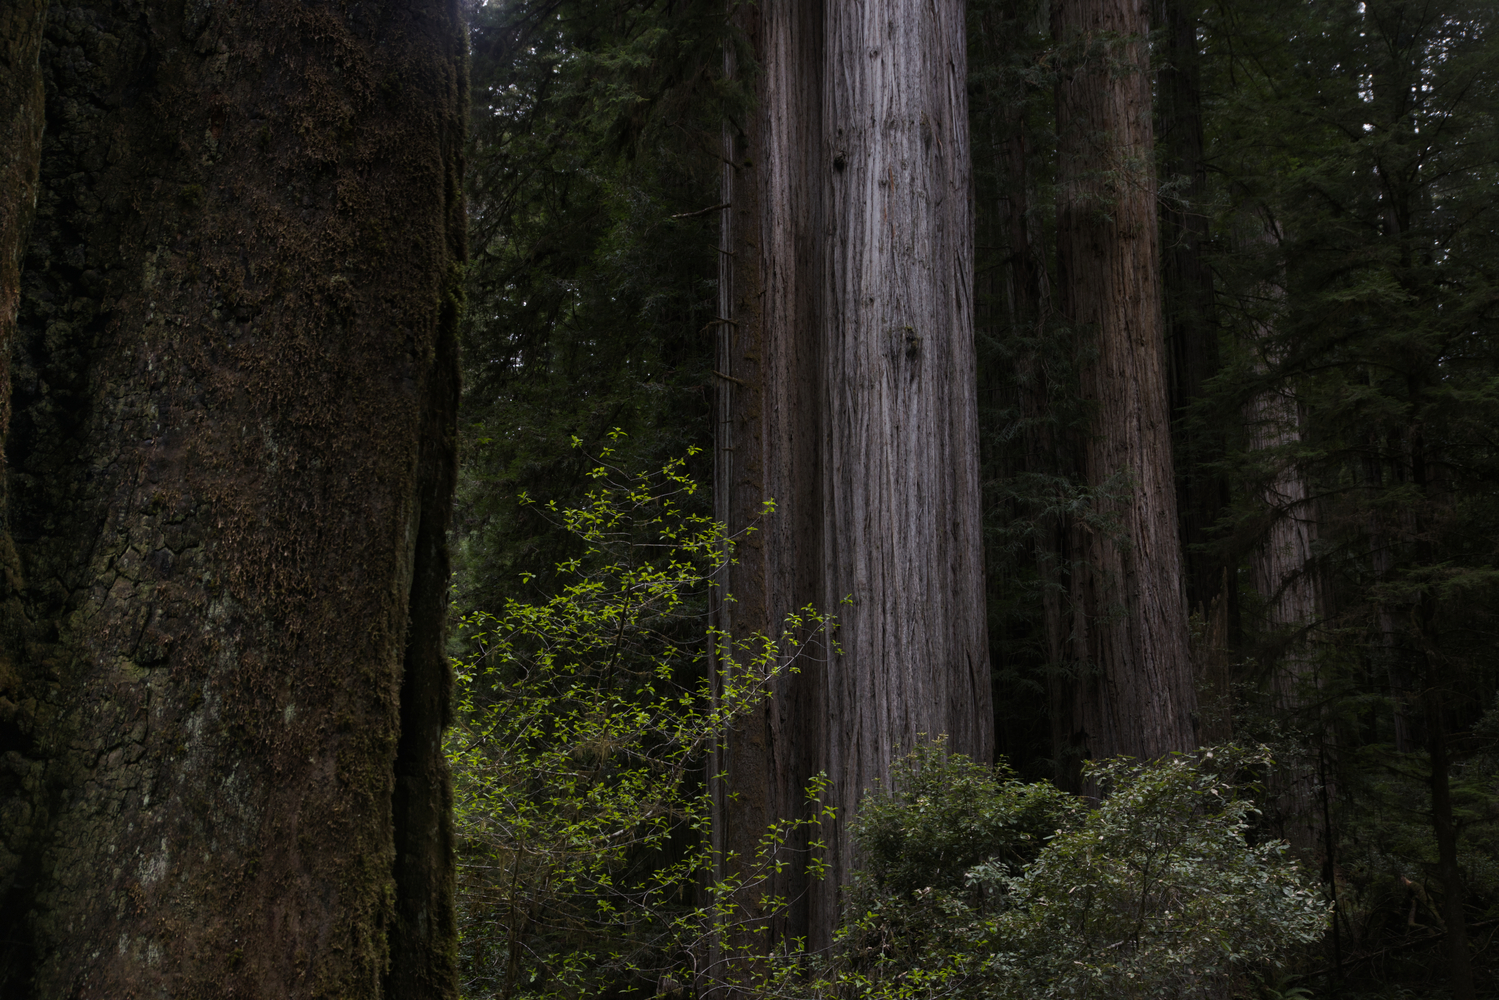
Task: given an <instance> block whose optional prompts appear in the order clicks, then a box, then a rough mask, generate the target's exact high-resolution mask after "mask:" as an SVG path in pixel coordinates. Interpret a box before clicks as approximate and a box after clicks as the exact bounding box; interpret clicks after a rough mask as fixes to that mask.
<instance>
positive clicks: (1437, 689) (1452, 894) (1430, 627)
mask: <svg viewBox="0 0 1499 1000" xmlns="http://www.w3.org/2000/svg"><path fill="white" fill-rule="evenodd" d="M1421 395H1422V393H1421V387H1420V385H1419V383H1418V382H1417V381H1416V380H1415V379H1414V378H1413V379H1412V381H1411V397H1412V400H1413V402H1417V403H1419V401H1420V397H1421ZM1412 411H1413V412H1419V409H1418V407H1417V406H1413V407H1412ZM1405 437H1406V441H1407V443H1408V447H1409V449H1410V469H1411V483H1412V485H1414V486H1415V487H1416V489H1417V490H1418V491H1419V493H1420V495H1421V496H1422V497H1423V498H1424V499H1425V500H1426V501H1427V502H1428V503H1430V502H1431V501H1432V499H1433V498H1432V495H1431V473H1430V469H1429V468H1428V465H1427V459H1426V436H1425V434H1424V433H1423V432H1422V430H1421V428H1420V426H1419V425H1416V426H1410V427H1407V429H1406V435H1405ZM1423 506H1424V505H1423ZM1410 518H1411V522H1412V524H1411V528H1412V531H1411V535H1412V536H1413V537H1414V539H1415V546H1414V547H1415V555H1416V565H1418V566H1430V565H1432V562H1433V558H1434V555H1433V552H1432V544H1431V536H1430V534H1429V533H1428V530H1427V525H1426V524H1423V523H1422V522H1423V520H1424V517H1423V515H1422V513H1421V507H1420V506H1418V507H1417V508H1416V510H1415V511H1413V512H1412V513H1411V514H1410ZM1436 602H1437V597H1436V594H1434V593H1433V592H1432V591H1431V590H1430V589H1423V590H1422V592H1421V595H1420V598H1419V603H1418V605H1417V608H1416V614H1415V616H1414V617H1415V619H1416V621H1417V623H1418V624H1419V628H1420V636H1419V639H1420V643H1421V648H1422V652H1423V653H1424V659H1425V661H1426V663H1425V667H1426V671H1425V673H1426V695H1425V702H1426V704H1425V706H1424V707H1425V710H1426V712H1425V714H1426V750H1427V756H1428V758H1429V764H1430V767H1431V777H1430V784H1431V826H1432V833H1433V835H1434V836H1435V838H1436V842H1437V876H1438V878H1440V879H1441V880H1442V923H1443V924H1444V925H1445V929H1446V931H1447V942H1446V943H1447V985H1448V987H1449V988H1450V989H1451V990H1452V996H1453V1000H1473V998H1474V997H1475V996H1476V995H1477V994H1476V992H1475V989H1474V984H1473V959H1472V956H1471V955H1470V954H1469V953H1468V918H1467V914H1466V913H1465V912H1464V911H1463V897H1464V895H1465V892H1464V885H1463V872H1462V868H1461V867H1460V866H1459V865H1458V861H1457V835H1458V829H1457V819H1456V817H1455V816H1454V815H1453V811H1452V783H1451V770H1452V764H1451V760H1450V753H1449V748H1448V741H1447V714H1446V706H1445V704H1444V703H1445V701H1446V692H1447V691H1448V690H1449V689H1451V688H1452V687H1454V686H1455V685H1454V679H1453V678H1452V677H1451V676H1450V674H1449V671H1447V670H1444V669H1443V658H1442V654H1441V649H1440V646H1439V643H1438V635H1437V623H1436V612H1437V607H1436Z"/></svg>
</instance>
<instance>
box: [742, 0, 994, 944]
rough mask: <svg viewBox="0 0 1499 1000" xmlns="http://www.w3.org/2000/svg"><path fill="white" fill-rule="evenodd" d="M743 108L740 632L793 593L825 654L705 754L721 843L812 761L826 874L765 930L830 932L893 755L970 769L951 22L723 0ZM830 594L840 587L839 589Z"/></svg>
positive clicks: (972, 557)
mask: <svg viewBox="0 0 1499 1000" xmlns="http://www.w3.org/2000/svg"><path fill="white" fill-rule="evenodd" d="M737 16H738V17H740V18H741V19H742V21H741V24H742V26H743V27H744V29H745V33H746V37H747V39H748V41H749V43H750V44H751V45H752V46H753V49H754V54H755V58H756V60H757V61H758V63H759V75H758V76H756V77H755V80H756V88H757V93H758V104H757V109H756V112H755V113H754V116H753V118H752V119H751V120H750V121H749V122H747V123H744V124H743V128H742V129H741V130H739V131H738V134H737V135H734V136H733V142H732V149H731V151H730V155H729V156H728V157H727V158H728V159H730V160H732V161H733V170H732V173H731V175H730V177H729V178H728V181H727V187H728V189H729V190H728V192H727V195H728V196H727V197H726V199H725V200H727V201H729V202H731V206H730V208H728V209H727V210H726V216H727V219H728V222H727V236H726V243H725V246H724V247H723V250H724V256H725V259H726V260H727V261H728V262H729V263H728V265H727V266H726V268H725V296H724V300H723V301H724V307H725V309H726V312H725V315H724V316H723V317H722V321H723V331H724V335H723V342H722V345H721V350H720V361H719V365H720V367H719V373H720V375H721V376H723V379H722V381H723V383H724V391H725V393H726V394H727V396H726V399H725V402H724V406H723V408H722V410H721V433H720V440H719V453H720V466H719V495H720V504H721V506H720V512H721V514H722V515H723V516H724V517H725V518H726V519H727V520H728V522H729V524H730V526H731V528H733V529H735V530H738V529H741V528H743V527H745V526H746V525H748V524H750V523H751V522H752V521H754V520H755V518H756V516H757V514H758V512H759V509H760V505H761V503H762V502H763V501H764V500H767V499H773V500H774V501H775V502H776V512H775V513H774V514H773V515H772V516H770V517H768V518H765V519H764V520H763V522H762V523H761V530H760V531H759V532H758V533H756V534H755V535H754V536H752V537H751V539H750V541H749V543H748V544H747V545H746V546H743V547H742V548H741V551H740V561H739V565H738V566H736V567H734V568H733V569H732V570H731V572H730V573H729V578H728V581H727V589H728V590H729V591H730V592H731V593H733V594H734V595H735V597H736V598H737V603H731V604H728V605H726V608H725V610H726V615H725V618H726V622H727V624H729V625H730V626H731V627H732V628H734V629H735V630H736V631H744V630H748V629H754V628H764V629H771V630H778V629H779V627H780V621H781V617H782V616H783V615H784V613H785V612H787V611H789V610H791V609H793V608H795V607H797V606H799V605H805V604H807V603H809V602H810V603H814V604H816V605H817V606H818V607H819V608H820V609H821V610H825V611H830V612H832V613H834V614H836V615H837V616H838V619H839V627H838V630H837V640H838V643H839V644H840V646H841V652H840V653H829V655H827V657H826V659H825V661H824V662H822V663H820V664H817V665H815V666H810V667H808V668H807V669H805V670H804V672H803V674H802V675H801V676H799V677H795V678H791V679H789V680H788V681H787V682H786V684H785V685H784V686H783V688H782V689H781V690H780V691H778V692H777V695H776V697H775V699H774V700H772V701H771V702H769V703H768V704H767V706H766V708H765V711H764V714H763V716H760V717H756V718H754V719H750V720H746V721H745V723H744V724H743V725H742V726H741V727H740V729H739V730H738V731H737V732H736V733H735V734H734V735H733V737H732V738H731V739H730V740H729V741H728V745H727V748H726V751H725V756H724V758H723V760H724V764H725V766H726V770H727V781H726V786H725V787H726V789H728V790H729V792H731V793H732V794H734V795H735V796H736V797H735V798H734V799H732V800H729V805H728V806H727V809H726V810H725V812H726V819H727V826H726V840H725V843H726V844H728V845H729V846H738V847H740V849H745V848H746V847H748V846H749V845H751V844H752V843H753V840H754V839H755V838H756V837H758V836H759V834H760V833H762V832H763V830H764V821H766V820H768V819H770V818H774V817H776V816H786V815H793V814H795V813H796V812H797V811H799V810H800V808H801V805H800V800H801V794H802V786H803V785H804V783H805V782H806V781H807V779H808V778H810V777H811V776H812V775H813V774H815V773H816V772H818V771H822V770H825V771H826V772H827V774H828V777H829V779H830V781H831V786H830V788H829V791H828V796H829V799H830V804H832V805H834V806H835V807H836V808H837V810H838V817H839V819H838V822H837V824H836V826H835V827H833V828H832V829H829V830H827V831H825V833H826V835H827V839H828V842H829V848H830V850H829V861H830V863H831V867H830V871H829V873H828V876H827V879H826V880H825V881H824V882H822V883H820V884H818V885H814V886H790V887H788V888H790V889H791V890H793V891H794V892H804V893H805V895H806V899H805V901H804V902H802V903H800V904H798V906H796V907H793V914H796V915H794V916H792V918H791V919H790V921H789V923H787V924H786V925H785V926H784V928H783V933H791V934H806V935H807V936H808V937H809V940H810V943H811V944H812V945H814V946H821V945H825V944H826V943H827V942H828V940H829V938H830V935H831V930H832V928H833V926H834V925H835V924H836V920H837V910H836V893H835V890H836V886H837V885H838V883H839V882H840V881H843V880H846V879H847V878H848V876H849V871H850V864H851V842H850V840H849V838H848V836H847V832H846V831H847V822H848V820H849V819H850V817H851V816H852V815H853V812H854V809H855V807H856V806H857V803H858V800H859V798H860V796H861V795H862V794H863V792H864V791H865V790H867V789H869V788H870V787H872V786H873V785H874V783H875V782H876V781H880V780H882V779H884V778H885V777H886V776H887V775H888V767H889V763H890V760H891V758H892V756H893V755H894V754H895V753H896V752H897V750H899V749H901V748H910V747H911V746H913V745H914V744H915V743H916V742H917V741H918V740H920V739H923V738H927V737H931V738H935V737H937V736H940V735H946V736H947V737H948V739H949V743H950V746H951V747H952V748H953V749H955V750H958V751H961V752H964V753H967V754H971V755H973V756H975V757H977V758H979V759H987V758H989V757H990V755H991V754H992V744H993V722H992V715H991V710H990V701H989V664H988V654H987V645H986V638H985V618H984V604H983V601H984V597H983V580H982V565H981V562H982V557H981V550H980V542H979V500H978V450H977V430H976V417H975V391H976V390H975V372H974V349H973V302H972V286H973V275H972V266H973V264H972V261H973V247H972V206H971V195H970V177H969V169H970V168H969V149H968V121H967V95H966V91H965V85H966V80H965V76H966V69H967V58H966V51H965V41H964V39H965V35H964V23H963V10H962V4H961V3H958V2H955V0H940V2H937V3H933V2H931V0H920V2H918V0H870V2H867V3H857V4H856V3H847V2H842V0H837V2H834V0H829V2H827V3H825V4H821V5H818V4H799V3H789V2H784V0H773V2H768V3H762V4H760V5H758V7H756V8H754V9H743V8H741V10H740V12H739V14H738V15H737ZM845 599H847V603H844V601H845Z"/></svg>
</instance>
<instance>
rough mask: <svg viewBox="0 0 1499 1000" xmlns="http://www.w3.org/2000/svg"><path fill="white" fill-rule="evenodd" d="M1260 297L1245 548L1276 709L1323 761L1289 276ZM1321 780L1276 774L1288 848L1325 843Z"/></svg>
mask: <svg viewBox="0 0 1499 1000" xmlns="http://www.w3.org/2000/svg"><path fill="white" fill-rule="evenodd" d="M1245 226H1246V228H1247V229H1248V230H1249V237H1248V240H1247V242H1248V243H1249V244H1250V245H1251V246H1257V247H1259V248H1261V249H1263V250H1266V251H1271V250H1273V249H1274V246H1275V244H1276V243H1277V242H1279V241H1280V240H1281V239H1282V238H1283V237H1281V236H1279V235H1278V230H1277V227H1276V226H1275V225H1274V224H1273V222H1272V221H1271V219H1270V217H1269V215H1268V213H1266V214H1265V215H1264V216H1258V215H1255V216H1250V217H1249V218H1246V220H1245ZM1259 293H1260V298H1261V299H1262V301H1264V302H1265V303H1267V311H1266V313H1265V314H1264V315H1262V316H1260V317H1258V318H1256V319H1255V320H1254V321H1253V323H1252V326H1251V329H1250V334H1249V336H1250V338H1251V343H1250V344H1248V345H1247V346H1248V348H1249V350H1250V351H1251V352H1252V353H1253V354H1254V356H1255V357H1256V358H1257V361H1256V367H1257V370H1258V373H1259V374H1260V376H1261V377H1262V378H1263V379H1264V381H1265V383H1266V384H1265V385H1264V387H1263V388H1262V389H1261V390H1260V391H1259V392H1257V393H1255V395H1254V396H1252V397H1251V398H1250V399H1249V401H1248V402H1247V403H1246V404H1245V405H1244V407H1243V411H1242V415H1241V416H1242V420H1243V425H1244V432H1245V443H1246V444H1247V445H1248V447H1249V450H1250V451H1251V452H1252V453H1256V454H1257V455H1258V456H1259V457H1260V460H1261V461H1262V462H1263V463H1264V464H1265V465H1266V466H1267V467H1268V474H1267V475H1266V476H1265V478H1264V479H1263V480H1262V481H1261V482H1260V483H1259V484H1258V494H1259V495H1258V500H1259V502H1260V504H1261V506H1262V510H1263V512H1264V521H1265V525H1266V526H1265V529H1264V532H1263V534H1262V535H1261V537H1260V538H1259V539H1258V544H1257V545H1256V546H1255V547H1254V548H1253V549H1252V550H1251V551H1250V552H1249V553H1248V570H1249V573H1248V578H1249V584H1250V586H1251V587H1252V589H1253V592H1254V593H1255V594H1256V595H1258V598H1259V609H1260V612H1259V614H1260V618H1259V621H1258V622H1257V623H1256V624H1257V626H1258V628H1257V631H1258V632H1259V633H1260V635H1261V636H1263V637H1264V638H1265V639H1266V640H1267V641H1268V643H1269V644H1270V645H1271V646H1273V647H1274V648H1275V649H1276V650H1277V652H1276V653H1275V655H1273V656H1272V657H1269V658H1268V659H1269V660H1270V662H1271V667H1272V673H1271V675H1270V677H1269V678H1268V680H1269V687H1270V692H1269V693H1270V697H1271V699H1272V702H1273V705H1274V709H1275V711H1277V712H1279V713H1282V714H1283V715H1285V716H1286V717H1288V718H1299V719H1300V720H1301V721H1302V722H1304V723H1307V724H1311V725H1315V726H1316V730H1317V739H1318V741H1319V743H1321V744H1322V746H1321V751H1320V757H1321V758H1322V759H1325V758H1326V754H1327V749H1328V746H1327V744H1328V736H1329V729H1328V727H1327V726H1326V725H1324V724H1322V723H1323V721H1324V720H1320V719H1319V718H1318V717H1319V716H1320V714H1321V710H1320V707H1319V704H1318V703H1319V701H1320V698H1319V695H1318V694H1317V687H1318V683H1319V682H1318V678H1317V665H1316V662H1315V660H1314V657H1313V656H1312V651H1311V649H1310V648H1309V646H1308V633H1309V630H1310V629H1311V627H1312V626H1313V625H1314V624H1315V623H1316V621H1317V619H1318V617H1319V616H1320V614H1321V609H1322V599H1321V595H1320V593H1319V590H1318V582H1317V572H1316V563H1315V554H1314V551H1313V548H1314V546H1315V544H1316V540H1317V519H1316V507H1315V504H1314V502H1313V500H1312V496H1311V491H1310V489H1309V487H1308V484H1307V481H1306V476H1305V474H1304V472H1303V471H1302V468H1301V465H1300V464H1299V462H1300V458H1299V456H1297V455H1296V454H1295V451H1296V449H1297V447H1298V445H1299V444H1300V443H1301V439H1302V415H1301V405H1300V403H1299V401H1298V400H1297V398H1296V394H1295V391H1294V389H1293V387H1292V386H1291V385H1290V384H1289V383H1287V382H1285V381H1283V380H1281V379H1280V378H1278V377H1277V376H1276V374H1275V369H1276V367H1277V366H1278V365H1279V364H1280V363H1281V361H1282V360H1283V353H1284V352H1283V350H1282V349H1281V348H1280V347H1279V346H1278V345H1277V339H1276V326H1277V324H1279V323H1280V322H1281V318H1282V316H1283V314H1284V312H1285V309H1284V304H1285V290H1284V277H1283V275H1282V276H1278V277H1275V278H1273V279H1270V280H1266V281H1265V282H1263V283H1262V284H1261V286H1260V288H1259ZM1318 784H1319V781H1318V778H1317V777H1316V776H1315V775H1314V774H1313V773H1312V770H1311V768H1310V767H1305V766H1303V767H1298V766H1297V765H1295V764H1292V765H1290V766H1289V767H1288V768H1286V769H1282V770H1280V771H1277V772H1275V773H1274V774H1273V775H1271V776H1270V779H1269V786H1270V790H1271V793H1272V794H1273V795H1274V796H1275V805H1274V808H1273V809H1272V810H1271V813H1272V816H1271V817H1270V819H1271V822H1273V823H1276V824H1278V832H1279V833H1280V835H1281V836H1283V837H1285V838H1286V840H1288V841H1290V843H1291V846H1293V847H1295V848H1296V849H1297V850H1299V851H1302V852H1304V853H1306V854H1308V855H1310V854H1312V853H1313V852H1316V851H1318V850H1320V849H1322V848H1324V847H1325V844H1326V837H1327V831H1326V830H1325V829H1324V826H1325V824H1324V823H1323V822H1322V813H1323V809H1322V808H1321V802H1322V799H1323V797H1324V793H1325V794H1327V795H1330V794H1331V789H1330V788H1327V789H1321V790H1319V788H1318Z"/></svg>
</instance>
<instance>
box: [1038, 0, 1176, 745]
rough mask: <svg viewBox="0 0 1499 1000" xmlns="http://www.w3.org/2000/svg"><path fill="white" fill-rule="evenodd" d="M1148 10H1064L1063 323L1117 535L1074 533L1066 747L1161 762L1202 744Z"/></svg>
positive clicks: (1095, 477)
mask: <svg viewBox="0 0 1499 1000" xmlns="http://www.w3.org/2000/svg"><path fill="white" fill-rule="evenodd" d="M1148 30H1149V18H1148V0H1060V2H1059V3H1057V4H1056V5H1055V6H1054V7H1053V9H1052V33H1053V36H1054V38H1055V39H1056V42H1057V44H1058V46H1059V49H1060V53H1061V59H1062V70H1061V78H1060V80H1059V82H1058V84H1057V136H1058V176H1057V255H1058V297H1059V299H1060V307H1061V313H1062V315H1063V316H1064V317H1066V319H1067V320H1068V321H1070V322H1071V323H1072V324H1073V326H1074V327H1075V328H1076V329H1077V330H1079V331H1081V332H1083V333H1084V334H1086V335H1091V337H1092V338H1093V343H1094V344H1095V345H1096V351H1097V356H1096V358H1095V359H1094V360H1093V361H1092V362H1091V363H1090V364H1089V365H1088V366H1087V369H1086V370H1085V372H1084V374H1083V379H1082V390H1083V395H1084V398H1085V399H1087V400H1089V401H1091V402H1092V403H1093V404H1094V405H1095V406H1096V407H1097V416H1096V423H1095V426H1094V433H1093V434H1092V436H1091V438H1090V440H1089V442H1088V444H1087V448H1086V455H1085V460H1084V473H1085V476H1086V479H1087V482H1088V483H1089V484H1090V485H1092V486H1093V487H1095V488H1099V487H1104V486H1106V485H1110V484H1112V486H1113V488H1114V490H1115V491H1117V493H1121V494H1126V495H1124V496H1123V497H1122V498H1121V499H1118V500H1116V501H1102V502H1101V504H1100V506H1101V512H1103V513H1106V514H1108V515H1111V516H1112V517H1113V518H1114V520H1115V521H1116V523H1117V529H1111V528H1108V527H1089V526H1085V525H1079V526H1077V528H1076V529H1075V532H1074V535H1075V539H1076V543H1077V547H1078V550H1079V552H1080V554H1081V555H1082V556H1083V558H1084V560H1085V565H1082V566H1079V567H1078V569H1076V570H1075V571H1074V573H1073V579H1072V590H1073V607H1074V609H1075V616H1074V621H1073V628H1072V640H1073V643H1074V648H1075V659H1076V660H1078V661H1080V662H1084V663H1087V664H1088V665H1089V673H1090V676H1088V677H1085V678H1083V679H1082V680H1080V681H1079V683H1078V686H1077V689H1076V692H1075V699H1074V709H1073V717H1072V742H1073V743H1074V744H1075V745H1076V746H1078V748H1079V749H1080V750H1081V751H1082V752H1083V753H1084V755H1085V756H1092V757H1095V758H1097V757H1108V756H1112V755H1114V754H1119V753H1127V754H1132V755H1135V756H1142V757H1152V756H1156V755H1158V754H1161V753H1165V752H1167V751H1169V750H1173V749H1182V748H1186V747H1190V746H1192V745H1193V744H1194V743H1195V742H1196V736H1195V733H1194V721H1193V720H1194V713H1195V710H1196V692H1195V688H1194V683H1193V676H1192V667H1191V661H1190V656H1189V652H1188V645H1187V614H1186V606H1185V599H1184V595H1183V592H1182V584H1181V572H1182V559H1181V544H1180V541H1179V539H1178V537H1177V521H1176V492H1175V482H1174V477H1173V473H1172V460H1171V427H1170V413H1169V406H1168V390H1167V372H1166V359H1165V348H1164V344H1163V342H1162V336H1161V305H1160V278H1159V272H1158V263H1157V259H1158V258H1157V247H1158V242H1157V240H1158V236H1157V233H1158V230H1157V223H1156V214H1155V178H1154V169H1153V166H1152V162H1151V157H1152V155H1153V154H1152V137H1151V93H1150V75H1149V65H1148V64H1149V59H1148V52H1147V46H1146V35H1147V32H1148Z"/></svg>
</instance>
